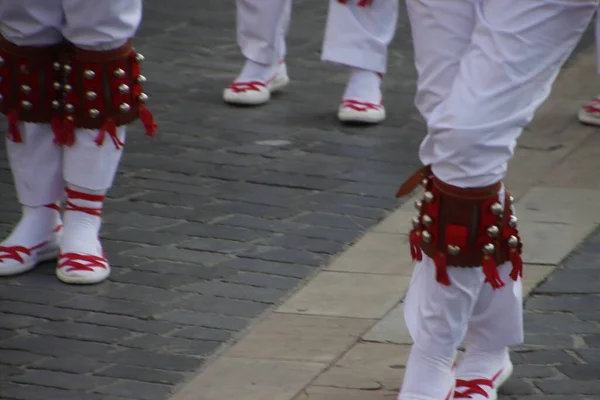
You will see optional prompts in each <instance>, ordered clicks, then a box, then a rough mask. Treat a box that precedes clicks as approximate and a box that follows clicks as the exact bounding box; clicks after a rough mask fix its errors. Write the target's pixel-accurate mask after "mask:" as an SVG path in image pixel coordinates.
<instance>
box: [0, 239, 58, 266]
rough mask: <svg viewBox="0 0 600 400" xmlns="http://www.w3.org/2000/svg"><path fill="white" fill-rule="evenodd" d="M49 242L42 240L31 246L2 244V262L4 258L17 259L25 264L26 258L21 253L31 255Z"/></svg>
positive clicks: (0, 257) (0, 256)
mask: <svg viewBox="0 0 600 400" xmlns="http://www.w3.org/2000/svg"><path fill="white" fill-rule="evenodd" d="M47 243H48V242H42V243H39V244H37V245H35V246H33V247H29V248H27V247H25V246H0V263H1V262H3V261H4V260H15V261H17V262H19V263H21V264H23V263H25V259H24V258H23V256H22V255H21V254H23V255H25V256H27V257H29V256H31V252H32V251H34V250H37V249H39V248H42V247H44V246H45V245H46V244H47Z"/></svg>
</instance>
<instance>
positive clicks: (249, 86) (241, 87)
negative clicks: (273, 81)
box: [229, 81, 267, 93]
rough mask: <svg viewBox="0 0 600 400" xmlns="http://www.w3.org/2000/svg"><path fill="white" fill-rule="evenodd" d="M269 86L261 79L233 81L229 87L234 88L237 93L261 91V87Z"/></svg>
mask: <svg viewBox="0 0 600 400" xmlns="http://www.w3.org/2000/svg"><path fill="white" fill-rule="evenodd" d="M266 87H267V86H266V85H265V84H264V83H263V82H260V81H250V82H233V83H232V84H231V85H229V89H231V90H233V91H234V92H235V93H245V92H248V91H253V92H260V89H261V88H266Z"/></svg>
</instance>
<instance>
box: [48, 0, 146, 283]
mask: <svg viewBox="0 0 600 400" xmlns="http://www.w3.org/2000/svg"><path fill="white" fill-rule="evenodd" d="M85 4H86V7H82V2H81V1H78V0H63V6H64V9H65V14H66V25H65V27H64V28H63V34H64V36H65V38H66V39H67V40H69V41H70V42H72V43H74V44H75V45H76V46H77V47H79V48H82V49H86V50H89V51H99V52H101V51H106V50H112V49H116V48H119V47H121V46H123V45H124V44H125V43H126V42H127V40H129V39H131V38H132V37H133V36H134V35H135V33H136V31H137V29H138V26H139V23H140V21H141V16H142V2H141V0H128V1H121V0H105V1H101V2H89V3H88V2H86V3H85ZM88 4H89V5H88ZM125 131H126V127H125V126H121V127H118V128H117V132H116V133H117V137H118V139H119V141H120V142H121V143H124V142H125ZM97 135H98V131H97V130H90V129H77V130H76V131H75V142H74V144H73V145H72V146H65V147H64V166H63V168H64V177H65V181H66V182H67V186H68V190H67V194H68V196H67V207H66V212H65V216H64V233H63V236H62V238H61V241H60V252H61V254H60V258H59V265H58V268H57V271H56V272H57V276H58V278H59V279H60V280H62V281H63V282H66V283H73V284H89V283H97V282H101V281H103V280H104V279H106V278H107V277H108V276H109V274H110V266H109V264H108V261H107V260H106V258H105V256H104V253H103V250H102V246H101V244H100V240H99V237H98V235H99V231H100V227H101V215H102V204H103V201H104V195H105V194H106V191H107V190H108V189H109V188H110V187H111V186H112V184H113V180H114V177H115V175H116V172H117V168H118V166H119V162H120V160H121V156H122V149H121V147H120V146H117V145H116V144H114V143H113V141H111V140H106V141H105V142H104V144H102V145H101V146H98V145H97V144H96V142H95V139H96V137H97Z"/></svg>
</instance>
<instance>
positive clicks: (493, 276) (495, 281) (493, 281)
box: [481, 256, 504, 289]
mask: <svg viewBox="0 0 600 400" xmlns="http://www.w3.org/2000/svg"><path fill="white" fill-rule="evenodd" d="M481 266H482V268H483V273H484V275H485V278H486V279H485V281H486V282H488V283H489V284H490V285H491V286H492V288H494V289H500V288H501V287H503V286H504V282H502V279H500V275H499V274H498V266H497V265H496V260H494V258H492V257H490V256H483V261H482V265H481Z"/></svg>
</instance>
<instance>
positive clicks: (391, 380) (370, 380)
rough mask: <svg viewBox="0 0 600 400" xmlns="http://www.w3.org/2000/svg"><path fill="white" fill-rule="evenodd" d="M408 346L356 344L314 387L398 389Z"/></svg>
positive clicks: (407, 353)
mask: <svg viewBox="0 0 600 400" xmlns="http://www.w3.org/2000/svg"><path fill="white" fill-rule="evenodd" d="M409 353H410V346H406V345H395V344H384V343H359V344H357V345H356V346H355V347H353V348H352V349H351V350H349V351H348V352H347V353H346V354H344V356H343V357H342V358H341V359H339V360H338V361H336V362H335V363H334V364H333V366H332V367H331V368H329V369H328V370H327V371H325V372H324V373H323V374H322V375H320V376H319V377H318V378H317V379H316V380H315V381H314V382H313V385H314V386H328V387H336V388H344V389H360V390H387V391H390V390H395V389H398V388H399V387H400V384H401V383H402V378H403V376H404V367H405V366H406V362H407V360H408V355H409Z"/></svg>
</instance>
